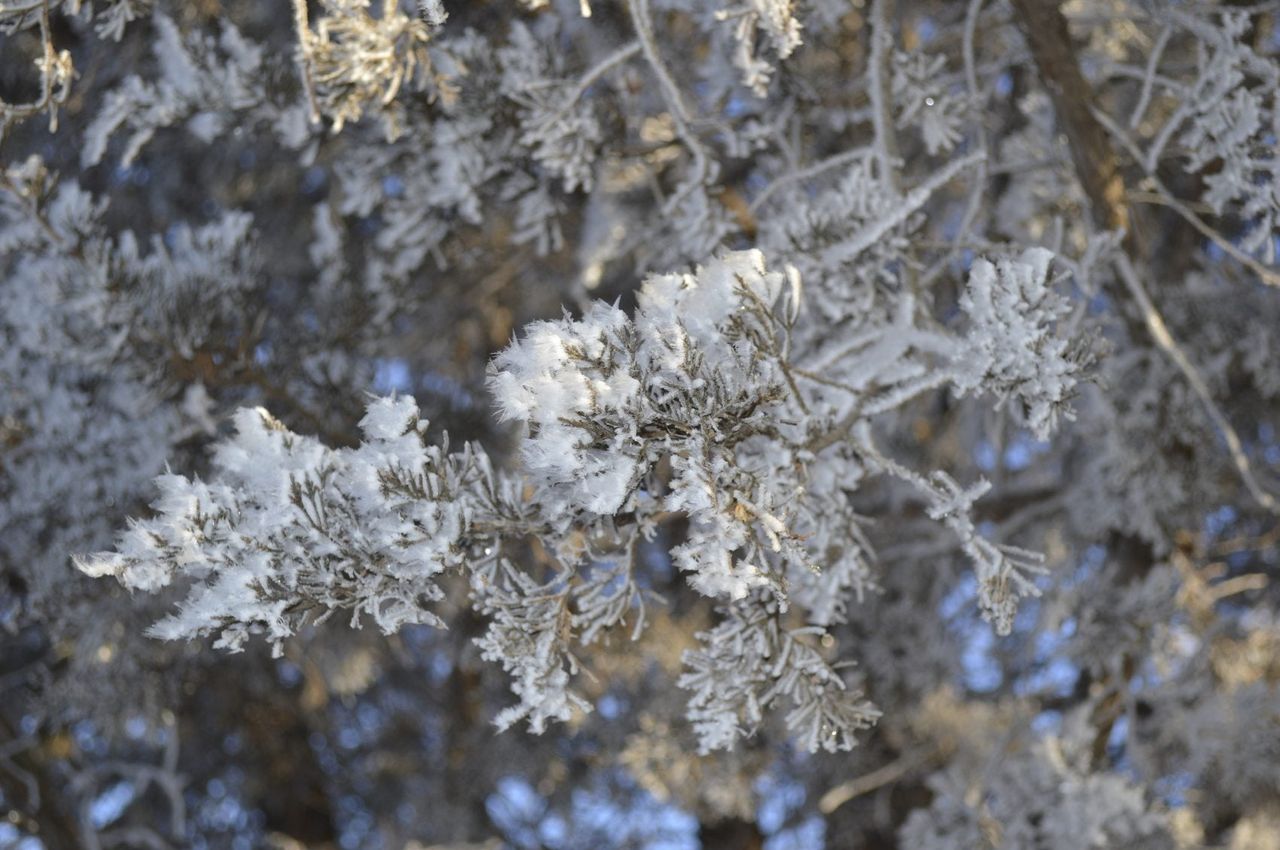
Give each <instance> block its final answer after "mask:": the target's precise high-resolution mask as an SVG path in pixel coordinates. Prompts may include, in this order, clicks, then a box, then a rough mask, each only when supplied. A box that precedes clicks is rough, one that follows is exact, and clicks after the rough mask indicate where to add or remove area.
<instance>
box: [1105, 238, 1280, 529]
mask: <svg viewBox="0 0 1280 850" xmlns="http://www.w3.org/2000/svg"><path fill="white" fill-rule="evenodd" d="M1116 269H1117V270H1118V271H1119V272H1120V278H1121V280H1123V281H1124V283H1125V286H1127V287H1128V288H1129V294H1130V295H1132V296H1133V299H1134V300H1135V301H1136V302H1138V306H1139V308H1140V309H1141V310H1142V318H1143V320H1144V321H1145V322H1146V325H1147V329H1148V330H1149V331H1150V332H1151V337H1152V339H1154V340H1155V342H1156V345H1158V346H1160V348H1161V349H1163V350H1164V352H1165V353H1166V354H1167V355H1168V356H1169V359H1170V360H1172V361H1173V363H1174V365H1175V366H1177V367H1178V369H1179V371H1181V372H1182V374H1183V376H1184V377H1186V379H1187V383H1189V384H1191V389H1192V390H1194V391H1195V394H1196V395H1197V396H1199V397H1200V401H1201V402H1203V403H1204V406H1205V410H1206V412H1207V413H1208V414H1209V419H1210V420H1212V422H1213V424H1214V425H1215V426H1216V427H1217V428H1218V430H1219V431H1221V432H1222V437H1223V439H1224V440H1226V442H1227V450H1228V451H1229V452H1230V453H1231V460H1232V462H1233V463H1234V464H1235V467H1236V470H1237V471H1238V472H1239V473H1240V477H1241V478H1242V479H1243V480H1244V485H1245V488H1246V489H1248V491H1249V494H1250V495H1251V496H1253V498H1254V501H1256V502H1257V503H1258V504H1259V505H1261V506H1262V507H1263V508H1264V509H1266V510H1267V511H1270V512H1271V513H1273V514H1280V503H1277V502H1276V498H1275V497H1274V496H1273V495H1271V494H1270V493H1268V492H1267V491H1266V490H1264V489H1262V485H1260V484H1259V483H1258V480H1257V479H1256V478H1254V475H1253V468H1252V466H1251V465H1250V463H1249V457H1248V455H1246V454H1245V451H1244V444H1243V443H1241V442H1240V436H1239V435H1238V434H1237V433H1236V430H1235V428H1233V427H1232V425H1231V423H1230V422H1229V421H1227V417H1226V414H1224V413H1223V412H1222V408H1220V407H1219V406H1218V404H1217V402H1215V401H1214V400H1213V394H1212V393H1211V392H1209V385H1208V384H1206V383H1205V380H1204V378H1203V377H1202V376H1201V374H1200V371H1199V370H1198V369H1197V368H1196V366H1195V364H1194V363H1192V362H1191V359H1190V358H1189V357H1188V356H1187V354H1186V352H1185V351H1183V350H1182V347H1181V346H1179V345H1178V342H1177V341H1176V340H1175V339H1174V338H1173V335H1172V334H1171V333H1169V327H1168V325H1166V324H1165V322H1164V317H1163V316H1161V315H1160V311H1159V310H1157V309H1156V306H1155V304H1154V303H1152V301H1151V298H1150V296H1148V295H1147V291H1146V289H1144V288H1143V286H1142V281H1141V280H1139V278H1138V273H1137V272H1136V271H1135V270H1134V268H1133V264H1132V263H1131V262H1130V261H1129V257H1128V255H1126V254H1120V255H1118V256H1117V257H1116Z"/></svg>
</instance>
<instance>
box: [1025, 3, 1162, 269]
mask: <svg viewBox="0 0 1280 850" xmlns="http://www.w3.org/2000/svg"><path fill="white" fill-rule="evenodd" d="M1012 3H1013V8H1014V11H1015V13H1016V14H1017V18H1018V24H1019V26H1020V28H1021V30H1022V33H1023V36H1024V37H1025V38H1026V39H1027V44H1028V45H1029V46H1030V48H1031V55H1032V57H1033V58H1034V59H1035V63H1036V70H1037V71H1038V72H1039V74H1040V79H1041V81H1042V82H1043V83H1044V86H1045V89H1047V90H1048V92H1049V97H1050V99H1051V100H1052V101H1053V109H1054V113H1055V114H1056V115H1057V118H1058V123H1059V125H1060V126H1061V127H1062V130H1063V132H1064V133H1065V134H1066V136H1067V143H1068V144H1069V145H1070V147H1071V159H1072V162H1073V163H1074V164H1075V169H1076V174H1077V176H1078V177H1079V179H1080V185H1081V186H1082V187H1083V188H1084V193H1085V196H1086V197H1087V198H1088V200H1089V212H1090V214H1091V217H1092V218H1093V222H1094V224H1095V225H1097V226H1098V227H1100V228H1102V229H1103V230H1123V231H1124V232H1125V242H1126V246H1125V247H1126V248H1128V249H1129V253H1130V254H1132V255H1136V254H1137V253H1138V251H1137V250H1136V248H1137V245H1136V244H1135V240H1134V236H1133V228H1132V221H1131V219H1130V215H1129V208H1128V205H1127V204H1126V203H1125V187H1124V180H1123V179H1122V177H1121V175H1120V165H1119V160H1118V158H1117V157H1116V152H1115V148H1114V147H1112V144H1111V139H1110V138H1108V136H1107V130H1106V128H1105V127H1103V126H1102V124H1101V123H1099V121H1098V119H1097V118H1095V117H1094V115H1093V111H1092V106H1093V90H1092V88H1091V87H1090V86H1089V83H1088V82H1087V81H1086V80H1085V78H1084V75H1083V74H1082V73H1081V72H1080V65H1079V63H1078V62H1077V61H1076V56H1075V49H1074V48H1073V47H1072V45H1071V33H1070V31H1069V29H1068V27H1067V19H1066V18H1064V17H1063V15H1062V11H1061V10H1060V9H1059V8H1058V4H1057V3H1056V2H1054V0H1012Z"/></svg>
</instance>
